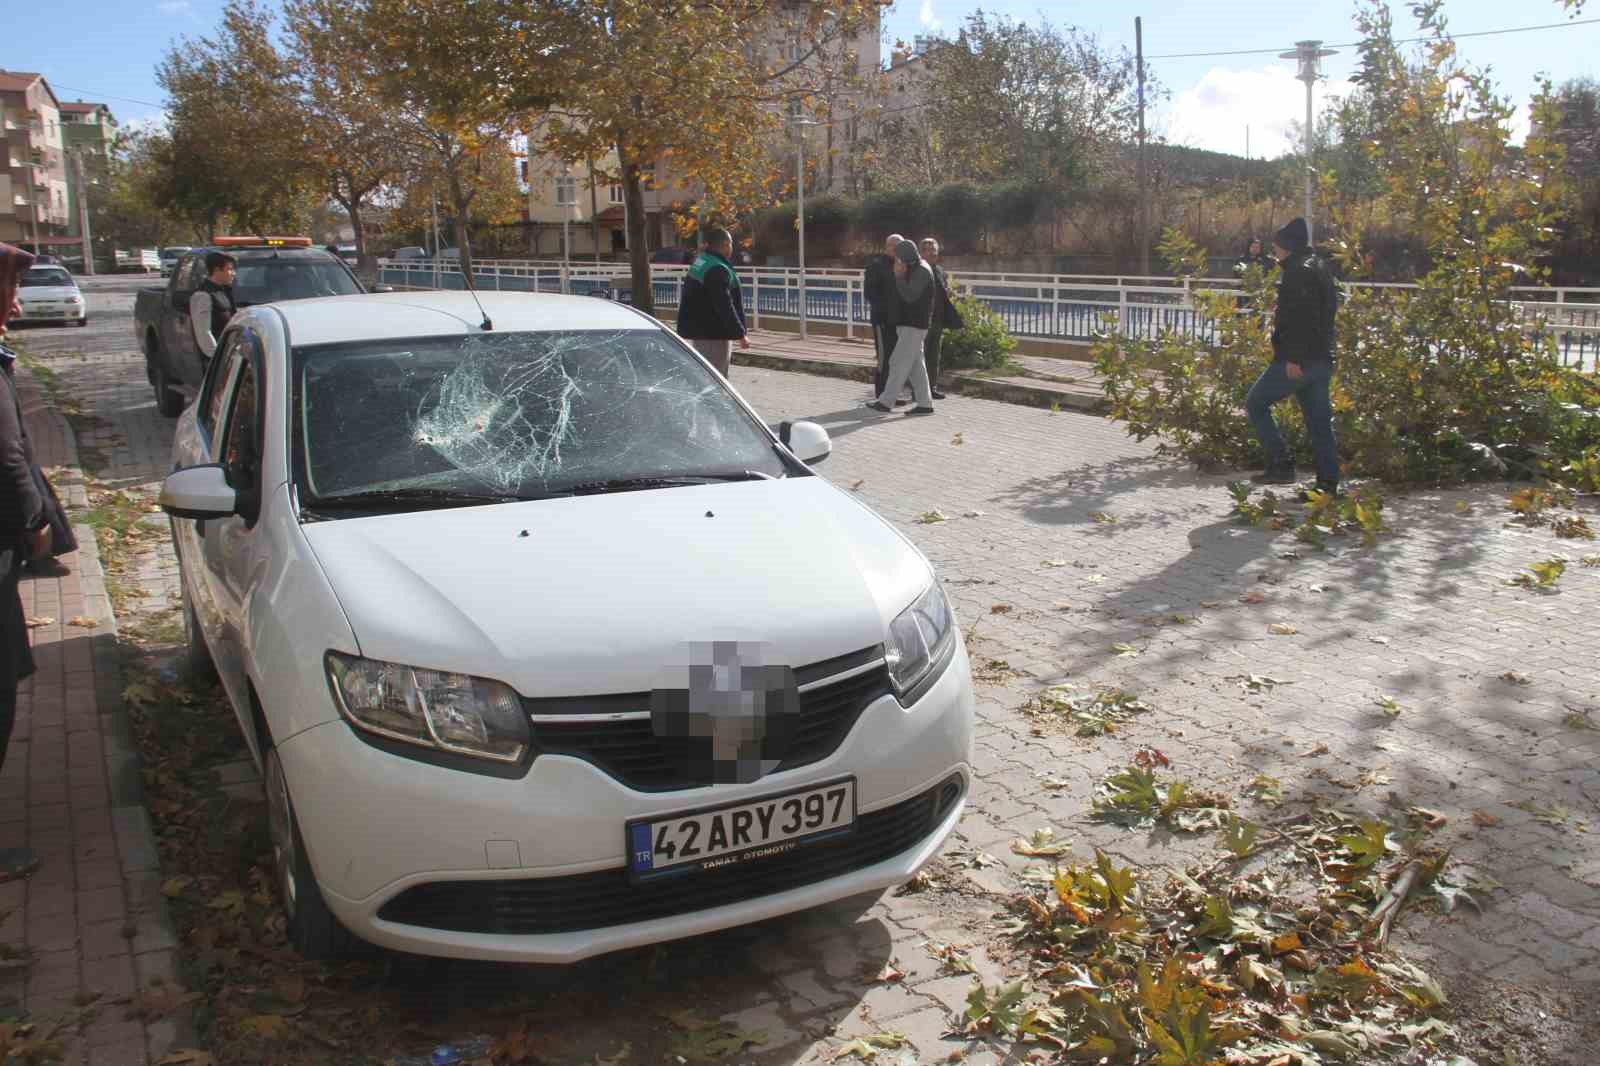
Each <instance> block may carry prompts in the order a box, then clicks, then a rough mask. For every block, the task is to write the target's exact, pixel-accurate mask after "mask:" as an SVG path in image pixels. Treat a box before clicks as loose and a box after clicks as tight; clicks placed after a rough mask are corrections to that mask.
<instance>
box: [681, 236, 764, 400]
mask: <svg viewBox="0 0 1600 1066" xmlns="http://www.w3.org/2000/svg"><path fill="white" fill-rule="evenodd" d="M732 257H733V234H731V233H729V232H728V231H727V230H725V229H714V230H711V231H709V232H708V233H707V234H706V239H705V250H704V251H702V252H701V253H700V254H699V255H698V256H697V257H696V258H695V261H694V263H693V264H692V265H691V266H690V267H689V271H688V273H686V274H684V276H683V292H682V294H681V295H680V296H679V297H678V336H680V337H682V338H683V339H684V340H686V341H688V342H689V343H690V344H691V345H693V346H694V350H695V351H697V352H699V353H700V354H701V355H703V356H705V357H706V361H707V362H709V363H710V364H711V365H712V366H714V367H716V368H717V373H719V374H721V375H722V376H723V377H724V378H726V377H727V376H728V371H729V369H730V364H731V363H732V361H733V353H732V351H731V350H730V349H731V348H732V346H733V342H734V341H738V342H739V347H741V348H748V347H750V341H749V339H748V338H746V336H745V326H744V296H743V294H742V293H741V292H740V291H739V275H738V274H737V273H736V272H735V271H734V269H733V264H732V263H731V262H730V260H731V258H732Z"/></svg>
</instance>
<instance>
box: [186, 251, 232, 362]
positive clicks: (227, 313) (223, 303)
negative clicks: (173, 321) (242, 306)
mask: <svg viewBox="0 0 1600 1066" xmlns="http://www.w3.org/2000/svg"><path fill="white" fill-rule="evenodd" d="M237 265H238V262H237V260H235V259H234V258H233V256H231V255H229V254H228V253H227V252H207V253H206V280H204V281H202V282H201V283H200V287H199V288H198V289H196V290H194V295H193V296H191V297H189V326H190V328H191V329H193V330H194V343H195V347H197V348H199V349H200V355H201V357H202V358H204V359H210V358H211V357H212V356H213V355H215V354H216V353H217V338H218V337H220V336H222V331H223V329H225V328H226V327H227V325H228V319H230V318H232V317H233V315H234V312H235V311H237V310H238V309H239V308H238V305H237V304H235V303H234V300H233V278H234V275H235V273H236V272H237V271H236V267H237Z"/></svg>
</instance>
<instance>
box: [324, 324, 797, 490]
mask: <svg viewBox="0 0 1600 1066" xmlns="http://www.w3.org/2000/svg"><path fill="white" fill-rule="evenodd" d="M294 374H295V390H294V392H295V395H294V400H293V402H294V405H295V414H294V416H293V417H294V420H295V421H294V425H295V428H296V458H295V461H296V470H297V477H299V478H300V479H302V487H303V489H304V490H306V494H308V495H309V496H310V497H312V498H315V497H328V496H334V495H338V494H341V493H351V492H367V491H381V490H385V489H401V488H427V489H441V490H447V491H461V492H485V491H490V492H497V493H506V494H508V495H540V494H543V493H550V492H559V491H562V490H563V489H564V488H570V487H572V486H576V485H580V484H583V483H586V482H594V481H608V480H612V479H632V478H648V477H659V476H667V475H680V476H681V475H691V474H694V473H697V472H701V473H726V472H729V471H743V470H752V471H758V472H760V473H764V474H768V475H770V476H773V477H778V476H782V475H783V474H784V473H786V471H787V468H786V467H785V466H784V464H783V461H782V459H781V458H779V456H778V453H777V450H776V448H774V446H773V444H772V440H771V437H770V436H769V435H768V434H767V432H766V430H765V427H763V426H762V425H761V424H760V423H759V422H757V421H756V420H755V419H754V418H753V417H752V416H751V415H750V413H749V412H748V411H747V410H746V409H745V408H744V407H743V406H742V405H741V404H740V403H739V402H738V400H737V399H736V398H735V397H734V396H733V394H732V393H731V392H730V391H729V389H728V388H727V386H726V384H725V383H724V382H723V381H722V380H721V379H720V378H719V377H718V376H717V375H716V372H715V371H713V370H711V369H710V368H709V367H707V366H706V365H705V364H704V363H702V362H701V361H700V360H698V359H696V358H694V356H693V355H692V354H691V353H690V352H689V351H687V350H686V349H685V348H684V347H683V346H682V345H681V344H680V343H678V342H677V341H676V340H674V339H673V338H672V337H671V336H670V335H669V334H667V333H666V332H665V331H663V330H659V329H642V330H625V331H606V332H599V331H571V332H565V331H564V332H546V333H492V334H472V335H469V336H466V337H462V336H451V337H437V338H423V339H417V340H403V341H384V342H362V343H359V344H345V345H330V346H323V347H310V348H301V349H296V351H295V354H294Z"/></svg>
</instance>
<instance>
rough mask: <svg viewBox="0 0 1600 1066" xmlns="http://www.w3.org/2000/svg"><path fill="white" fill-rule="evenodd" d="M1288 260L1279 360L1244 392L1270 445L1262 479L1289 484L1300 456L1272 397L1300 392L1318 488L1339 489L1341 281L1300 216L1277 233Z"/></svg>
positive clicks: (1275, 332) (1275, 351)
mask: <svg viewBox="0 0 1600 1066" xmlns="http://www.w3.org/2000/svg"><path fill="white" fill-rule="evenodd" d="M1272 242H1273V251H1274V252H1276V253H1277V255H1278V259H1279V263H1280V266H1281V273H1280V275H1279V278H1278V307H1277V311H1276V312H1275V313H1274V315H1273V319H1272V363H1271V365H1270V366H1268V367H1267V369H1266V370H1264V371H1262V373H1261V376H1260V377H1259V378H1257V379H1256V383H1255V384H1254V385H1252V386H1251V387H1250V394H1249V396H1248V397H1247V398H1246V399H1245V411H1246V413H1247V414H1248V415H1249V416H1250V423H1251V425H1253V426H1254V427H1255V431H1256V436H1257V437H1258V438H1259V439H1260V440H1261V447H1262V449H1263V451H1265V452H1266V458H1267V468H1266V470H1265V471H1264V472H1262V473H1260V474H1258V475H1256V476H1255V477H1254V478H1252V479H1251V480H1253V481H1254V482H1255V483H1256V484H1258V485H1290V484H1293V483H1294V480H1295V469H1294V456H1292V455H1291V454H1289V449H1288V446H1287V445H1286V444H1285V443H1284V440H1283V433H1282V432H1281V431H1280V430H1279V429H1278V423H1277V422H1276V421H1275V420H1274V419H1273V417H1272V405H1273V404H1275V403H1277V402H1279V401H1280V400H1286V399H1288V398H1289V397H1290V396H1293V397H1294V398H1295V400H1296V401H1297V402H1298V403H1299V404H1300V413H1301V414H1302V415H1304V416H1305V423H1306V432H1307V433H1308V434H1310V436H1311V451H1312V454H1313V456H1314V457H1315V459H1316V464H1317V488H1318V489H1319V490H1321V491H1323V492H1328V493H1332V494H1337V493H1338V491H1339V455H1338V451H1337V449H1336V446H1335V442H1334V439H1333V403H1332V400H1331V398H1330V396H1329V387H1330V385H1331V383H1332V380H1333V341H1334V333H1333V321H1334V315H1335V314H1337V312H1338V310H1339V288H1338V285H1337V284H1336V283H1335V282H1334V280H1333V275H1332V273H1330V272H1329V270H1328V264H1327V263H1326V262H1324V261H1323V259H1322V257H1321V256H1319V255H1317V253H1316V252H1315V251H1313V250H1312V249H1311V246H1310V243H1309V235H1308V234H1307V232H1306V220H1305V219H1303V218H1296V219H1294V220H1293V221H1291V222H1290V223H1289V224H1288V225H1287V226H1284V227H1283V228H1282V229H1280V230H1279V231H1278V232H1277V233H1276V234H1274V235H1273V238H1272Z"/></svg>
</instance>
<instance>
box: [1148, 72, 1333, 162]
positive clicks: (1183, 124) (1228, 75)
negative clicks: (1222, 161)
mask: <svg viewBox="0 0 1600 1066" xmlns="http://www.w3.org/2000/svg"><path fill="white" fill-rule="evenodd" d="M1352 88H1353V86H1352V85H1351V84H1350V83H1349V82H1347V81H1335V80H1324V81H1319V82H1317V86H1316V93H1315V96H1314V100H1315V106H1316V109H1317V112H1318V114H1320V113H1321V111H1322V108H1323V106H1324V104H1325V103H1326V102H1327V100H1328V99H1329V98H1330V97H1334V96H1340V95H1344V94H1346V93H1348V92H1349V91H1350V90H1351V89H1352ZM1305 115H1306V87H1305V83H1304V82H1302V81H1297V80H1296V79H1295V76H1294V68H1293V65H1292V64H1290V63H1288V62H1284V63H1278V64H1268V65H1266V66H1262V67H1257V68H1255V69H1251V70H1235V69H1231V68H1228V67H1213V68H1211V69H1210V70H1208V71H1206V74H1205V76H1204V77H1203V78H1201V79H1200V82H1199V84H1197V85H1195V86H1193V87H1192V88H1189V89H1185V90H1184V91H1183V92H1180V93H1179V94H1178V95H1177V97H1176V98H1175V99H1174V100H1173V102H1172V106H1171V107H1170V108H1169V109H1168V111H1167V113H1166V115H1165V125H1166V127H1167V137H1168V139H1169V140H1171V141H1172V142H1173V143H1174V144H1185V145H1189V146H1191V147H1194V148H1209V149H1211V150H1213V151H1217V152H1231V153H1233V154H1234V155H1243V154H1244V150H1245V127H1246V126H1248V127H1249V128H1250V155H1251V156H1252V157H1253V158H1257V159H1260V158H1269V159H1270V158H1276V157H1277V156H1280V155H1283V154H1284V153H1285V152H1288V151H1289V150H1290V149H1291V148H1292V147H1293V146H1292V145H1291V144H1290V142H1289V128H1290V126H1291V124H1293V125H1295V126H1296V127H1297V128H1298V126H1299V124H1301V123H1304V122H1305Z"/></svg>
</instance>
